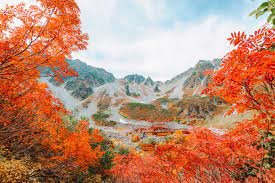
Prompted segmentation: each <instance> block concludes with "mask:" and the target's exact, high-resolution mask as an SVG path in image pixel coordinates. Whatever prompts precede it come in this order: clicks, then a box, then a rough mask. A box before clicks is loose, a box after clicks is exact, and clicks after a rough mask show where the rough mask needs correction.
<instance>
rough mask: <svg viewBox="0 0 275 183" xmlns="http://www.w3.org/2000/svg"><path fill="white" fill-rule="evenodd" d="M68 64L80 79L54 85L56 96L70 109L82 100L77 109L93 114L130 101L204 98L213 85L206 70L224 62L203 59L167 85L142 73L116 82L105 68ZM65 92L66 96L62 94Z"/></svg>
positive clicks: (83, 64)
mask: <svg viewBox="0 0 275 183" xmlns="http://www.w3.org/2000/svg"><path fill="white" fill-rule="evenodd" d="M67 62H68V63H69V64H70V66H71V67H72V68H73V69H74V70H75V71H76V72H77V73H78V75H79V76H78V77H70V78H67V79H65V83H64V84H61V85H60V84H59V85H56V84H55V87H56V88H54V87H53V86H51V89H54V90H56V91H54V93H57V94H59V95H58V96H57V97H58V98H60V99H62V101H63V103H64V104H70V108H72V107H73V106H75V105H74V104H76V102H75V101H79V102H77V106H78V107H77V108H78V109H79V110H80V111H82V112H84V113H85V114H90V113H91V111H93V112H95V111H96V110H98V109H102V108H106V109H108V108H109V109H110V108H113V107H115V108H116V107H119V106H121V105H123V104H124V103H127V102H140V103H153V102H154V101H155V100H157V99H160V98H170V99H184V98H186V97H192V96H200V95H201V91H202V90H203V89H204V88H205V87H206V86H207V83H208V82H209V81H208V78H207V77H206V76H205V75H204V71H206V70H209V69H217V68H218V67H219V65H220V63H221V60H220V59H214V60H212V61H205V60H200V61H199V62H198V63H197V64H196V65H195V67H194V68H190V69H188V70H187V71H185V72H183V73H181V74H179V75H177V76H176V77H174V78H172V79H171V80H167V81H165V82H159V81H153V80H152V79H151V78H150V77H147V78H145V77H144V76H142V75H138V74H132V75H128V76H125V77H124V78H123V79H115V77H114V76H113V74H111V73H109V72H107V71H105V70H104V69H101V68H96V67H92V66H89V65H87V64H85V63H84V62H82V61H80V60H67ZM52 82H53V81H52ZM53 83H54V82H53ZM51 84H52V83H51ZM61 91H62V92H64V96H65V97H63V96H61V95H62V94H61V95H60V92H61ZM60 96H61V97H60ZM68 96H70V97H68ZM66 98H67V99H66ZM64 100H65V101H64ZM66 100H70V101H72V102H70V101H66Z"/></svg>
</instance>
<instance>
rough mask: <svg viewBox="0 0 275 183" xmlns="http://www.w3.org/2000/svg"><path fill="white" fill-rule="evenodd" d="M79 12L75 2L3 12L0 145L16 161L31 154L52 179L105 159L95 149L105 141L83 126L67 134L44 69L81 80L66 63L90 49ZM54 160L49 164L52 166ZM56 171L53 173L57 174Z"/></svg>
mask: <svg viewBox="0 0 275 183" xmlns="http://www.w3.org/2000/svg"><path fill="white" fill-rule="evenodd" d="M80 25H81V22H80V9H79V7H78V5H77V4H76V2H75V1H74V0H62V1H60V0H36V1H35V2H34V3H32V4H31V5H26V4H24V3H20V4H18V5H12V6H10V5H6V6H5V7H4V8H3V9H1V10H0V88H1V90H0V144H1V145H2V146H6V147H8V148H9V149H10V150H11V151H12V152H14V153H15V154H17V156H20V155H23V154H28V155H30V156H31V157H36V159H37V160H39V161H42V162H44V163H45V167H48V169H49V171H51V172H52V174H56V175H63V173H66V171H71V172H74V171H85V170H88V167H89V166H92V165H95V164H97V162H98V159H99V158H100V156H101V155H102V152H101V151H100V147H98V148H96V149H93V148H92V147H91V146H90V144H91V143H93V142H94V141H95V142H98V141H101V140H102V137H101V135H100V134H99V132H98V131H97V130H94V131H93V133H89V131H88V128H89V125H88V123H87V122H85V121H79V122H78V123H77V124H76V125H75V126H74V128H73V129H68V128H67V126H66V125H67V124H66V123H65V122H64V120H63V116H64V115H67V114H69V111H67V110H65V108H64V107H63V105H62V104H61V102H60V101H59V100H58V99H56V98H54V97H53V96H52V94H51V92H50V91H49V90H48V89H47V85H46V84H45V83H41V82H39V79H40V77H49V75H47V76H46V75H43V72H41V70H42V69H43V68H48V69H50V70H51V73H52V74H51V76H52V77H54V78H55V79H57V80H62V78H64V77H68V76H72V75H77V73H75V72H74V71H73V70H72V69H71V68H70V67H69V65H68V63H67V62H66V61H65V58H66V57H68V58H70V57H71V54H72V53H73V52H76V51H78V50H83V49H85V48H86V46H87V40H88V36H87V34H85V33H82V31H81V26H80ZM49 160H50V161H49ZM53 168H54V169H53Z"/></svg>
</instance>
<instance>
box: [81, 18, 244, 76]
mask: <svg viewBox="0 0 275 183" xmlns="http://www.w3.org/2000/svg"><path fill="white" fill-rule="evenodd" d="M246 28H247V26H246V24H244V23H242V22H232V21H224V20H223V19H222V18H219V17H217V16H209V17H207V18H206V19H205V20H204V21H201V22H196V23H192V24H182V23H181V22H177V23H175V25H174V26H173V27H172V28H170V29H168V30H165V29H163V28H154V27H150V28H148V30H147V29H146V30H144V31H143V34H142V36H141V37H139V39H133V40H132V39H129V40H126V41H125V40H122V39H120V38H119V37H118V38H117V37H112V36H106V37H105V36H104V35H103V36H101V35H100V36H99V37H98V38H97V39H96V42H94V43H93V44H91V45H90V46H89V50H88V51H89V52H92V53H102V54H104V58H103V59H96V57H95V54H94V55H92V56H91V55H90V56H91V57H85V54H82V59H83V60H84V61H86V62H88V63H89V64H91V65H94V66H98V67H103V68H105V69H107V70H109V71H111V72H113V73H114V74H115V75H116V76H117V77H123V76H125V75H126V74H131V73H139V74H144V75H145V76H151V77H152V78H153V79H156V80H166V79H170V78H171V77H173V76H175V75H177V74H179V73H181V72H183V71H185V70H187V69H188V68H190V67H191V66H194V65H195V64H196V62H197V61H198V60H199V59H213V58H217V57H220V58H221V57H222V56H223V55H224V54H225V53H226V52H227V51H228V50H229V49H230V47H229V45H228V42H227V41H226V38H227V37H228V36H229V35H230V33H231V32H232V31H238V30H245V29H246ZM110 35H113V34H112V31H111V30H110ZM80 56H81V55H80ZM83 56H84V57H83Z"/></svg>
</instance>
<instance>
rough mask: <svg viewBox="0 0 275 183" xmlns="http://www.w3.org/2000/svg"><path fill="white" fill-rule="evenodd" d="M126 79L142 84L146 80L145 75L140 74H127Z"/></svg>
mask: <svg viewBox="0 0 275 183" xmlns="http://www.w3.org/2000/svg"><path fill="white" fill-rule="evenodd" d="M124 79H125V80H126V81H128V82H129V83H137V84H141V83H143V82H144V81H145V77H144V76H142V75H138V74H131V75H127V76H125V77H124Z"/></svg>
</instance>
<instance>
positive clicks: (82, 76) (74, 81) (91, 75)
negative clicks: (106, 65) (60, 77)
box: [51, 59, 115, 100]
mask: <svg viewBox="0 0 275 183" xmlns="http://www.w3.org/2000/svg"><path fill="white" fill-rule="evenodd" d="M67 62H68V63H69V65H70V67H72V68H73V69H74V70H75V71H76V72H77V73H78V77H69V78H66V79H65V87H64V88H65V89H66V90H68V91H69V92H70V93H71V95H72V96H73V97H75V98H77V99H80V100H83V99H85V98H87V97H88V96H89V95H91V94H92V93H93V88H94V87H98V86H101V85H103V84H106V83H111V82H114V81H115V77H114V75H113V74H112V73H109V72H107V71H106V70H104V69H102V68H96V67H93V66H90V65H87V64H86V63H84V62H82V61H80V60H69V59H67ZM51 82H52V83H55V84H57V83H56V82H54V81H53V80H51Z"/></svg>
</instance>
